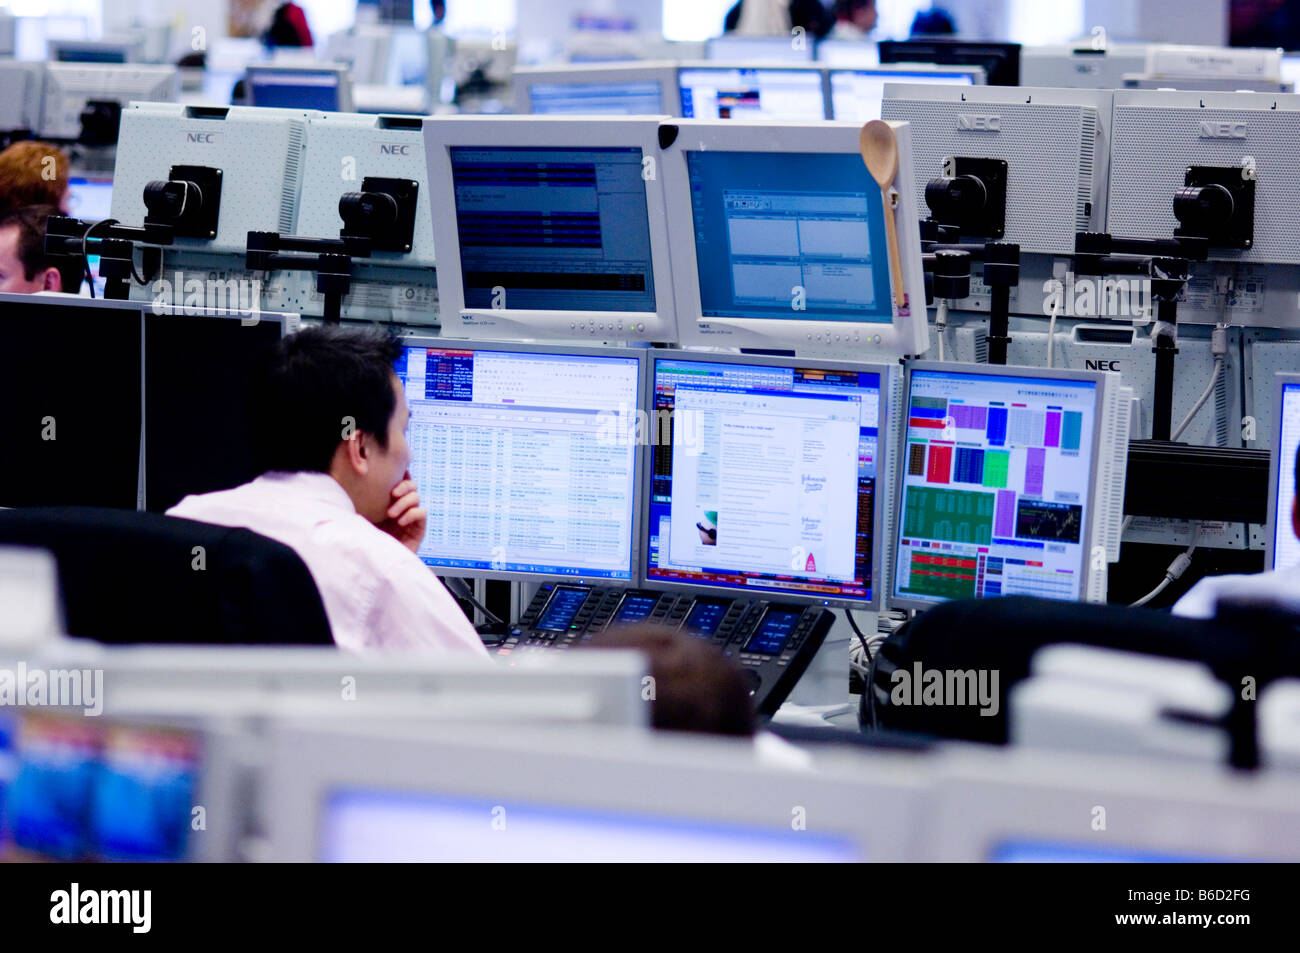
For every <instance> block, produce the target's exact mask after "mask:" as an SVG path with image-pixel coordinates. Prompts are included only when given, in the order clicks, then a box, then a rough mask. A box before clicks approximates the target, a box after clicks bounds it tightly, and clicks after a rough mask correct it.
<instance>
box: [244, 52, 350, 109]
mask: <svg viewBox="0 0 1300 953" xmlns="http://www.w3.org/2000/svg"><path fill="white" fill-rule="evenodd" d="M294 73H297V74H299V75H302V76H328V77H333V79H334V88H335V89H336V90H337V92H338V103H337V107H336V108H335V109H316V108H315V107H314V106H273V107H271V108H273V109H284V110H292V111H295V112H302V111H305V112H329V113H334V112H341V113H349V112H352V108H353V103H352V76H351V72H350V70H349V68H348V67H347V66H345V65H343V64H341V63H311V64H306V63H295V62H282V63H276V62H271V63H249V64H248V66H247V68H246V69H245V72H244V79H245V81H246V82H247V85H248V93H247V95H248V105H249V106H250V107H254V108H258V109H261V108H265V107H261V106H258V104H257V103H256V102H254V95H253V90H254V89H255V88H256V87H257V86H258V83H259V79H258V77H259V76H274V75H277V74H294ZM262 82H264V81H262Z"/></svg>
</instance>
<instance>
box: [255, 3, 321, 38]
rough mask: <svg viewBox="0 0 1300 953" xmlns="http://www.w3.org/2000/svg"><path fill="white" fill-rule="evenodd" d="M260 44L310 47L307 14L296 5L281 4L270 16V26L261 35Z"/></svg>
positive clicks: (309, 29)
mask: <svg viewBox="0 0 1300 953" xmlns="http://www.w3.org/2000/svg"><path fill="white" fill-rule="evenodd" d="M262 42H263V43H265V44H266V45H267V46H269V47H272V48H274V47H277V46H311V45H312V39H311V28H310V27H309V26H307V14H306V13H304V12H303V9H302V7H300V6H298V4H296V3H282V4H280V5H279V6H278V7H276V8H275V13H274V14H272V15H271V25H270V27H268V28H267V31H266V33H264V34H263V35H262Z"/></svg>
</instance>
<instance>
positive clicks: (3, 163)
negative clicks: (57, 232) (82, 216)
mask: <svg viewBox="0 0 1300 953" xmlns="http://www.w3.org/2000/svg"><path fill="white" fill-rule="evenodd" d="M27 205H53V206H54V207H55V208H56V209H57V210H58V211H59V213H60V214H63V215H66V214H67V209H68V157H67V156H66V155H64V153H63V150H62V149H60V148H59V147H58V146H52V145H50V144H49V143H48V142H34V141H25V142H15V143H14V144H13V145H11V146H10V147H9V148H8V149H5V150H4V151H3V152H0V214H4V213H5V212H9V211H12V210H13V209H16V208H22V207H23V206H27Z"/></svg>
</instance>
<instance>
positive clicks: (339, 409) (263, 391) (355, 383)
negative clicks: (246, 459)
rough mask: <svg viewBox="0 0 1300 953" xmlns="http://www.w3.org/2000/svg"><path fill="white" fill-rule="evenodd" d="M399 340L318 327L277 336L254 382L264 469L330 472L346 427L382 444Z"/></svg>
mask: <svg viewBox="0 0 1300 953" xmlns="http://www.w3.org/2000/svg"><path fill="white" fill-rule="evenodd" d="M401 353H402V348H401V345H400V344H399V343H398V341H397V340H396V339H395V338H394V337H392V336H391V335H390V334H388V333H387V332H386V331H382V330H379V329H378V328H359V327H342V326H338V325H320V326H316V327H309V328H304V329H303V330H301V331H299V332H298V333H297V334H291V335H289V336H288V337H286V338H284V339H283V340H282V341H280V343H279V344H278V345H277V346H276V348H275V350H274V351H273V352H272V354H271V357H270V359H269V362H268V366H267V367H265V368H264V369H263V371H262V373H261V374H260V375H258V377H257V378H255V380H254V381H253V388H252V391H253V394H252V396H253V402H252V407H253V410H252V413H253V426H252V430H253V446H254V452H255V454H256V456H257V462H258V465H259V467H260V468H261V469H262V471H263V472H265V471H267V470H289V471H299V470H309V471H315V472H319V473H325V472H328V471H329V467H330V461H331V460H332V459H333V457H334V451H335V450H336V449H337V448H338V445H339V443H340V442H341V441H342V439H343V432H344V430H345V428H347V427H348V426H349V423H351V425H352V428H353V430H354V431H355V432H358V433H366V434H370V435H371V436H372V437H374V438H375V440H377V441H378V442H379V446H381V447H385V448H386V447H387V446H388V423H389V421H390V420H391V419H392V416H393V411H394V410H395V409H396V406H397V398H396V397H395V396H394V394H393V384H392V380H393V374H394V373H395V371H394V364H395V363H396V362H397V358H398V357H399V356H400V355H401Z"/></svg>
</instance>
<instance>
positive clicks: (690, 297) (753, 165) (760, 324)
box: [662, 120, 928, 359]
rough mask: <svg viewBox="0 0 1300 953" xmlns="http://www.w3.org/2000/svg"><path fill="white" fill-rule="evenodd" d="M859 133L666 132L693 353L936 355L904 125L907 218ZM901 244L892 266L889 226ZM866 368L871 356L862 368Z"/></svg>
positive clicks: (806, 126) (679, 292) (684, 324)
mask: <svg viewBox="0 0 1300 953" xmlns="http://www.w3.org/2000/svg"><path fill="white" fill-rule="evenodd" d="M861 128H862V127H861V125H860V124H858V123H851V122H842V123H841V122H826V121H822V122H817V123H737V122H730V121H726V120H722V121H712V122H706V121H703V120H694V121H692V120H682V121H680V122H676V123H670V124H665V126H664V134H663V137H662V138H663V141H664V142H666V143H669V145H668V146H667V147H666V148H665V151H664V171H663V178H664V181H665V188H666V190H667V194H668V217H669V224H670V227H671V230H672V234H673V236H674V239H675V241H676V242H677V243H678V244H677V245H675V248H677V249H678V251H679V252H680V254H678V253H674V256H673V280H674V284H675V291H676V294H675V299H676V304H677V322H678V331H679V333H680V335H681V339H682V343H683V344H698V345H705V346H713V347H764V348H782V349H796V350H797V351H798V353H800V354H808V353H814V352H818V351H820V352H822V353H823V354H826V353H830V354H831V355H832V356H834V355H836V354H838V355H843V354H844V353H845V352H846V350H849V351H851V352H852V353H854V354H855V355H865V354H872V353H874V354H889V355H893V356H895V357H897V356H901V355H907V354H921V353H924V352H925V350H926V349H927V347H928V329H927V326H926V323H925V289H924V277H923V274H922V270H921V245H920V234H919V231H918V229H917V218H916V211H915V208H916V206H915V204H914V203H915V200H916V199H915V197H916V190H915V189H914V188H913V187H912V184H911V172H912V164H911V140H910V138H909V134H908V128H907V126H906V124H894V134H895V138H896V140H897V142H898V147H899V155H900V161H899V167H898V174H897V178H896V179H895V181H894V183H893V187H894V188H895V189H896V190H897V192H898V193H899V204H898V208H897V209H893V210H887V209H886V207H885V202H884V198H883V196H882V193H881V189H880V186H879V185H878V184H877V183H876V181H875V179H873V178H872V177H871V176H870V174H869V173H868V172H867V169H866V167H865V166H864V165H863V162H862V155H861V152H860V147H859V143H858V135H859V132H860V130H861ZM887 214H888V215H893V216H894V222H895V230H896V234H897V236H898V258H899V266H898V272H899V275H900V278H901V282H895V281H894V279H893V277H892V272H893V269H892V268H891V264H890V253H889V238H888V234H889V232H888V228H887V221H886V215H887ZM864 359H865V358H864Z"/></svg>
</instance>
